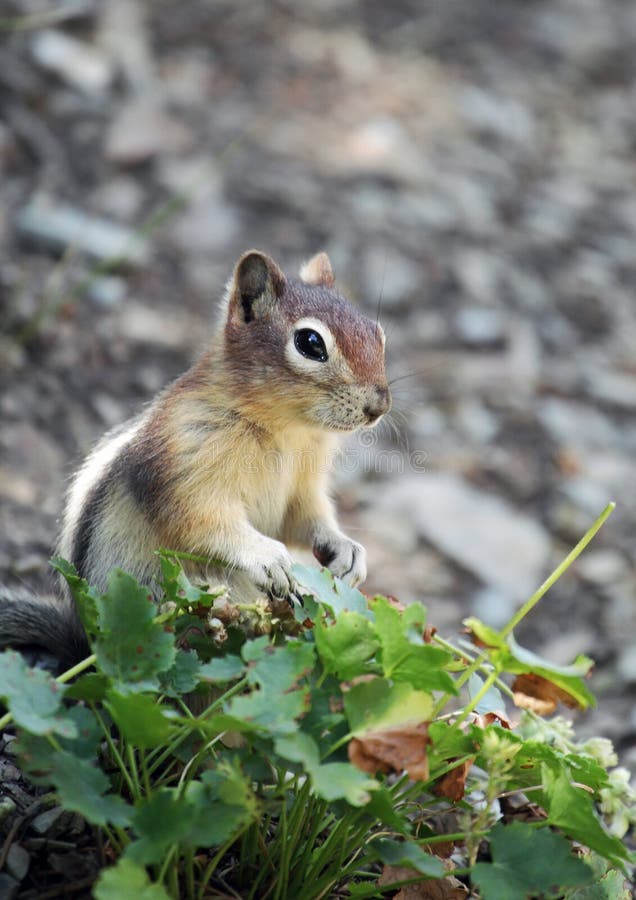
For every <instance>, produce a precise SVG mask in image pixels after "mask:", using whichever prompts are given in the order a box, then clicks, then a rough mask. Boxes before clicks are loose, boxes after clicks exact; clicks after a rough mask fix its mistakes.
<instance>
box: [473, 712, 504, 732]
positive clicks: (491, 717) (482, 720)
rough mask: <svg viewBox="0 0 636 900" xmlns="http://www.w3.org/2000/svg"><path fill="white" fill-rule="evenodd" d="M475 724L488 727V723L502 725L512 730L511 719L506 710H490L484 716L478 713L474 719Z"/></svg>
mask: <svg viewBox="0 0 636 900" xmlns="http://www.w3.org/2000/svg"><path fill="white" fill-rule="evenodd" d="M473 722H474V724H475V725H477V726H478V727H479V728H487V727H488V725H501V727H502V728H507V729H508V730H510V727H511V726H510V719H509V718H508V716H507V715H506V714H505V713H504V712H488V713H484V714H483V716H480V715H476V716H475V717H474V719H473Z"/></svg>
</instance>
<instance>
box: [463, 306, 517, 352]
mask: <svg viewBox="0 0 636 900" xmlns="http://www.w3.org/2000/svg"><path fill="white" fill-rule="evenodd" d="M454 330H455V333H456V335H457V337H458V338H459V340H460V341H461V343H462V344H463V345H464V346H465V347H470V348H471V349H475V350H479V349H488V350H492V349H497V348H500V347H503V345H504V344H505V342H506V328H505V326H504V322H503V319H502V316H501V315H500V313H499V312H498V311H497V310H496V309H484V308H483V307H479V306H468V307H464V309H460V310H459V312H458V313H457V314H456V316H455V318H454Z"/></svg>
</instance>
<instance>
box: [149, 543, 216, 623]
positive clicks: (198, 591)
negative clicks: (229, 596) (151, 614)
mask: <svg viewBox="0 0 636 900" xmlns="http://www.w3.org/2000/svg"><path fill="white" fill-rule="evenodd" d="M158 555H159V558H160V561H161V574H162V576H163V578H162V582H161V587H162V588H163V590H164V593H165V599H166V600H168V601H171V602H172V603H175V604H176V606H177V607H178V608H179V609H184V608H187V607H189V606H212V604H213V603H214V601H215V600H216V598H217V597H220V596H221V594H223V593H224V591H225V589H223V590H218V591H212V592H208V590H207V587H200V586H198V585H194V584H192V582H191V581H190V579H189V578H188V576H187V575H186V574H185V572H184V571H183V566H182V565H181V563H180V562H179V560H178V559H177V558H175V557H174V556H173V555H172V554H171V553H170V551H169V550H160V551H159V554H158Z"/></svg>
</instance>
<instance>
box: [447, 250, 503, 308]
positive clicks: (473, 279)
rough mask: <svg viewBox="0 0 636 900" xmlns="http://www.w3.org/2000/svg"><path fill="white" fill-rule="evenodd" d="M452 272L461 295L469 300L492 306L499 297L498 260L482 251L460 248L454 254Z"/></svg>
mask: <svg viewBox="0 0 636 900" xmlns="http://www.w3.org/2000/svg"><path fill="white" fill-rule="evenodd" d="M453 271H454V274H455V276H456V278H457V280H458V281H459V284H460V287H461V288H462V291H463V293H465V294H466V295H467V296H468V297H469V298H470V299H471V300H476V301H477V302H478V303H483V304H485V305H487V306H492V304H493V303H494V302H496V301H497V299H498V296H499V282H500V277H501V267H500V265H499V260H498V259H497V257H496V256H494V255H493V254H491V253H486V252H484V251H483V250H474V249H469V248H462V249H461V250H458V251H457V253H456V254H455V259H454V261H453Z"/></svg>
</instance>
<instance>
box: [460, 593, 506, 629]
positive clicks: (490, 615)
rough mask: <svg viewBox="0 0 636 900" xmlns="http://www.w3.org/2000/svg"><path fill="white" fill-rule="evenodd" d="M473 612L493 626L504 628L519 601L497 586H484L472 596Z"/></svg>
mask: <svg viewBox="0 0 636 900" xmlns="http://www.w3.org/2000/svg"><path fill="white" fill-rule="evenodd" d="M470 605H471V613H472V615H474V616H477V618H478V619H481V621H482V622H485V623H486V625H490V626H491V627H492V628H503V626H504V625H505V624H506V622H508V621H510V619H511V618H512V616H513V615H514V613H515V610H516V609H517V603H515V602H514V601H513V600H512V598H511V597H510V596H509V595H508V594H505V593H503V592H502V591H500V590H498V589H497V588H492V587H484V588H481V590H478V591H475V593H474V594H473V595H472V596H471V598H470Z"/></svg>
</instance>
